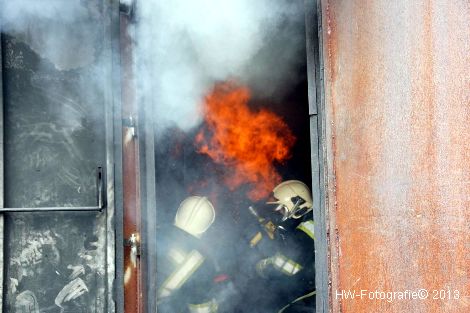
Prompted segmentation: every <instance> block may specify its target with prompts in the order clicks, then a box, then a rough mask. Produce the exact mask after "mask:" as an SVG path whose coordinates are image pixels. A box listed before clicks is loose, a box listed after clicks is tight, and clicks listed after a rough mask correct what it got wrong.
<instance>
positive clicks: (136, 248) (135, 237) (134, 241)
mask: <svg viewBox="0 0 470 313" xmlns="http://www.w3.org/2000/svg"><path fill="white" fill-rule="evenodd" d="M124 246H125V247H130V248H131V251H130V254H131V255H130V257H131V262H132V264H133V265H134V267H135V266H136V265H137V258H138V257H140V235H139V234H138V233H132V234H131V236H130V237H129V238H127V239H124Z"/></svg>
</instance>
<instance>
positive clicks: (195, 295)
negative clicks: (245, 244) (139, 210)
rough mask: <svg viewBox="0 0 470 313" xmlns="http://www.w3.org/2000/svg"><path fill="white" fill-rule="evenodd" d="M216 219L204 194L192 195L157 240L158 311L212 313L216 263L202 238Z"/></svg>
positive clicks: (215, 309) (212, 208)
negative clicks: (171, 225) (172, 222)
mask: <svg viewBox="0 0 470 313" xmlns="http://www.w3.org/2000/svg"><path fill="white" fill-rule="evenodd" d="M214 219H215V210H214V207H213V206H212V204H211V202H210V201H209V200H208V199H207V198H205V197H199V196H191V197H188V198H186V199H185V200H184V201H183V202H182V203H181V204H180V206H179V208H178V211H177V213H176V217H175V221H174V225H173V227H171V228H170V229H168V230H165V232H162V233H163V234H165V235H164V236H165V238H162V239H159V240H158V242H157V288H158V294H157V305H158V312H162V313H175V312H190V313H198V312H200V313H206V312H207V313H212V312H217V306H218V305H217V302H216V300H215V299H214V298H213V297H212V296H211V290H212V289H213V279H214V277H215V276H216V270H215V265H214V264H213V263H212V262H211V258H210V257H209V254H208V253H207V249H206V247H205V246H204V245H203V242H202V241H201V238H203V236H204V233H205V232H206V231H207V230H208V229H209V227H210V226H211V225H212V223H213V222H214Z"/></svg>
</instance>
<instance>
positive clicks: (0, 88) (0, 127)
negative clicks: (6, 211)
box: [0, 25, 4, 312]
mask: <svg viewBox="0 0 470 313" xmlns="http://www.w3.org/2000/svg"><path fill="white" fill-rule="evenodd" d="M2 45H3V41H2V29H1V25H0V208H3V206H4V199H3V58H2V56H3V52H2ZM3 228H4V220H3V214H0V312H3V285H4V283H3V280H4V278H3V251H4V250H3V237H4V234H3V231H4V229H3Z"/></svg>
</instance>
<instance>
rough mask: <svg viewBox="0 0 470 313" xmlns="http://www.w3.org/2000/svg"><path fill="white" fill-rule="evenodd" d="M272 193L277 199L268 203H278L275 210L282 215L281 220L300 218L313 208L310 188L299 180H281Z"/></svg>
mask: <svg viewBox="0 0 470 313" xmlns="http://www.w3.org/2000/svg"><path fill="white" fill-rule="evenodd" d="M273 193H274V198H276V200H277V201H275V202H268V203H270V204H277V205H278V206H277V207H276V209H275V210H276V211H279V212H280V213H281V214H282V215H283V219H282V220H283V221H285V220H287V219H289V218H294V219H298V218H301V217H302V216H304V215H305V214H307V213H309V212H310V211H312V210H313V201H312V194H311V193H310V189H308V187H307V185H305V184H304V183H302V182H301V181H298V180H288V181H285V182H282V183H280V184H279V185H277V186H276V187H275V188H274V190H273Z"/></svg>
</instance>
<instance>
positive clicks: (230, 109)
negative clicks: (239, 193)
mask: <svg viewBox="0 0 470 313" xmlns="http://www.w3.org/2000/svg"><path fill="white" fill-rule="evenodd" d="M250 96H251V95H250V91H249V89H248V88H246V87H242V86H239V85H237V84H235V83H233V82H224V83H219V84H217V85H216V86H215V87H214V89H213V91H212V92H211V93H210V94H208V95H207V96H206V98H205V103H204V105H205V106H204V120H205V122H206V125H207V127H208V128H209V131H208V132H205V131H200V132H199V133H198V134H197V136H196V144H197V146H198V152H199V153H203V154H206V155H208V156H209V157H210V158H212V159H213V160H214V161H215V162H216V163H219V164H222V165H224V166H226V167H227V168H229V169H230V171H229V173H228V174H227V175H226V177H225V178H224V179H225V184H226V185H227V186H228V187H229V189H230V190H232V191H233V190H235V189H236V188H238V187H240V186H242V185H244V184H247V183H248V184H250V187H252V189H251V190H250V191H249V192H248V197H249V198H250V199H251V200H253V201H258V200H261V199H262V198H264V197H267V196H268V195H269V194H270V192H271V191H272V189H273V188H274V186H275V185H277V184H278V183H280V182H281V179H282V178H281V176H280V175H279V173H278V172H277V170H276V168H275V166H274V165H275V164H276V163H277V164H282V163H283V162H284V161H286V160H287V159H289V158H290V157H291V155H290V149H291V148H292V146H293V144H294V142H295V140H296V138H295V137H294V135H293V134H292V132H291V131H290V129H289V128H288V127H287V124H286V123H285V122H284V121H283V120H282V119H281V118H280V117H279V116H277V115H275V114H274V113H272V112H270V111H268V110H266V109H261V110H257V111H254V110H252V109H250V108H249V107H248V101H249V99H250Z"/></svg>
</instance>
